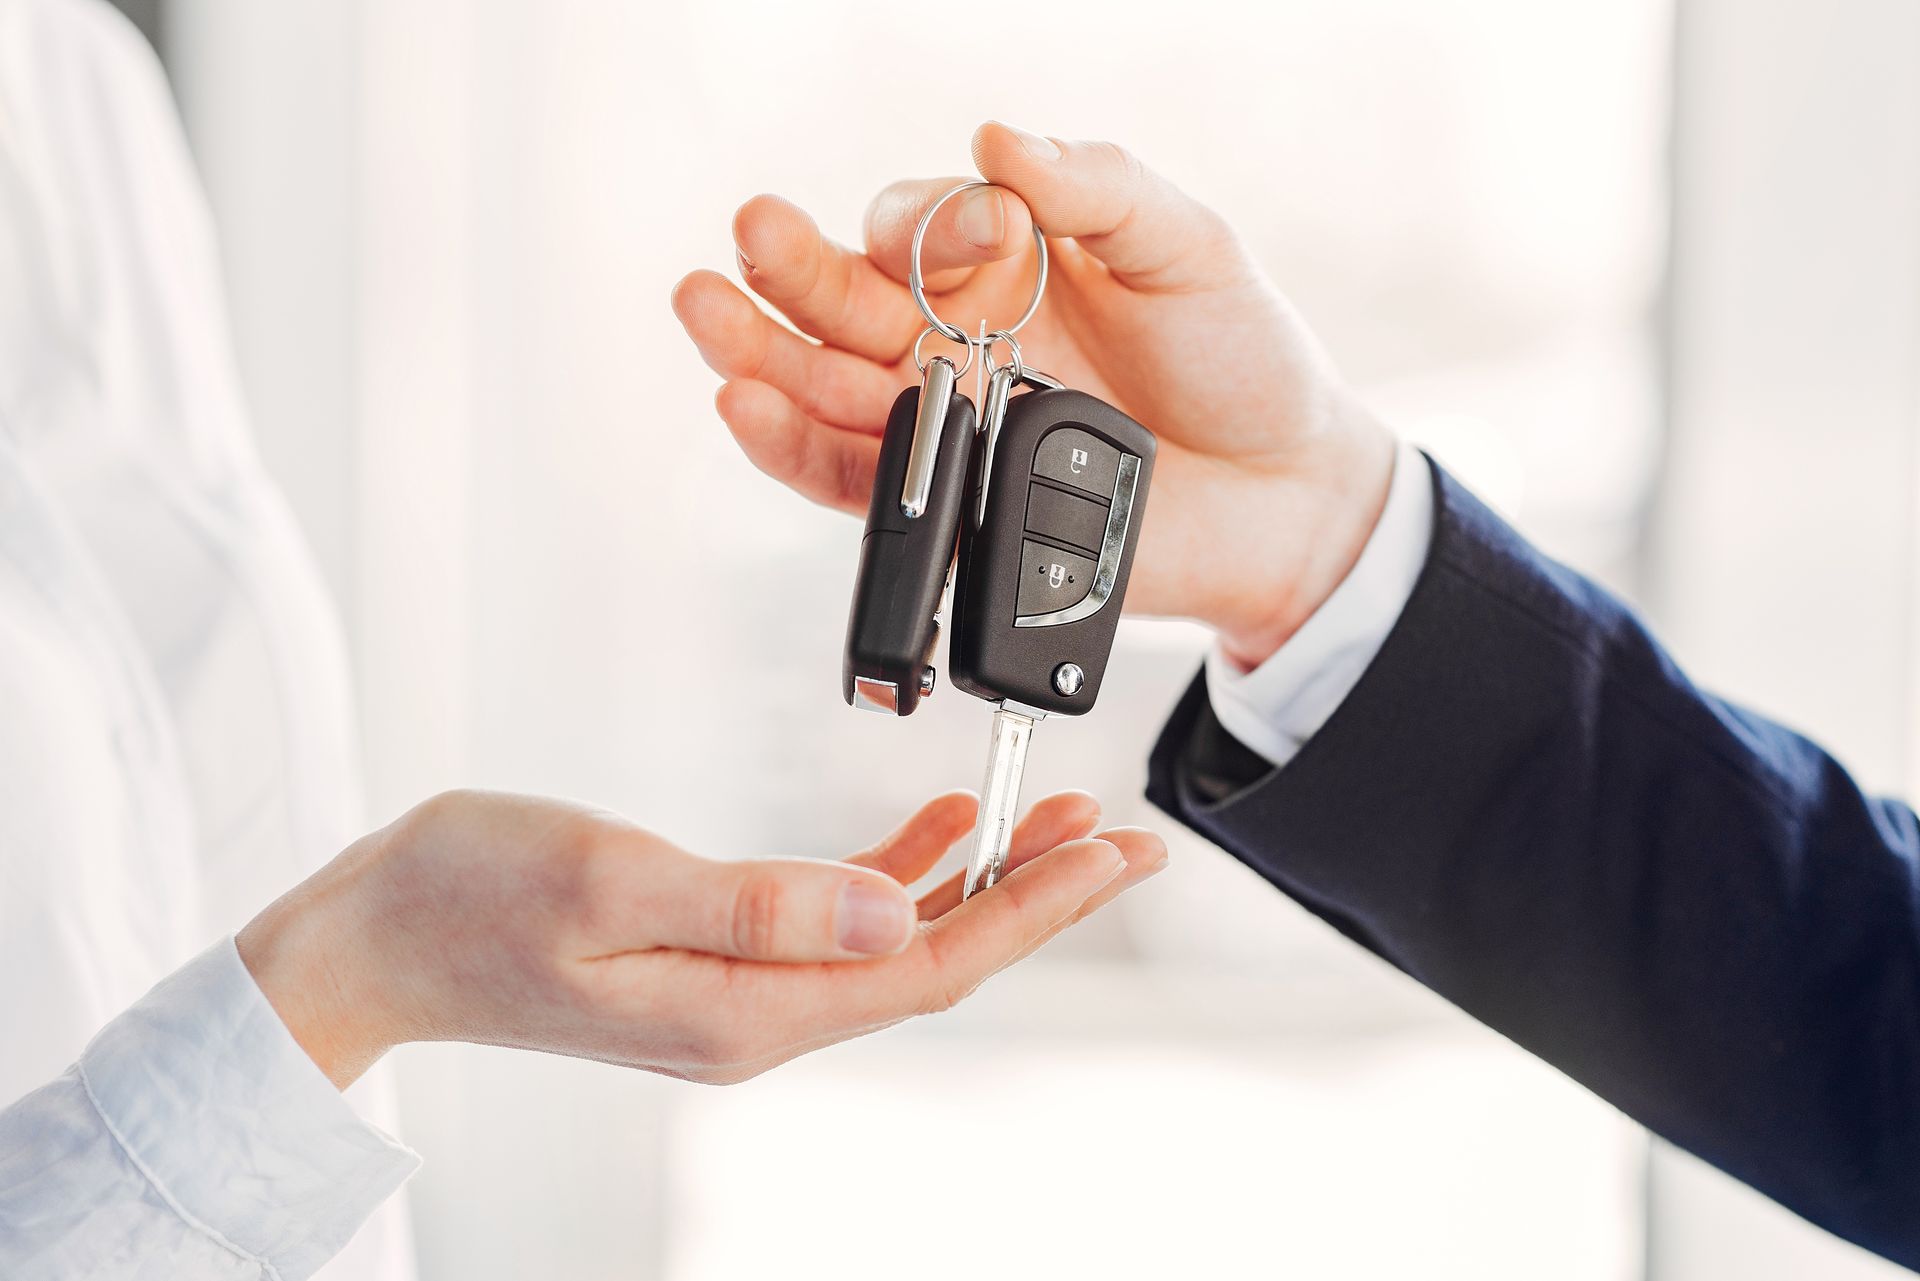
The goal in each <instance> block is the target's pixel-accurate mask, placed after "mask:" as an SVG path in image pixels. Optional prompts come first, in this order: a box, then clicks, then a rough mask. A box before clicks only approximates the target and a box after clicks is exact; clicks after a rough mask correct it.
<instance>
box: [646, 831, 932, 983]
mask: <svg viewBox="0 0 1920 1281" xmlns="http://www.w3.org/2000/svg"><path fill="white" fill-rule="evenodd" d="M663 864H664V865H663V866H660V867H659V868H658V869H657V872H658V876H657V879H651V883H650V884H649V885H648V887H647V908H648V915H649V916H651V917H652V918H653V919H652V921H651V922H650V924H651V926H652V928H651V929H650V930H649V931H648V933H649V934H650V935H651V938H652V941H653V942H654V943H655V945H657V946H660V947H678V948H685V949H687V950H688V951H693V952H710V953H713V954H715V955H718V956H735V957H739V958H741V959H742V960H748V961H844V960H854V959H858V958H861V957H872V956H891V955H893V954H894V953H896V952H899V951H901V950H902V949H903V948H905V947H906V946H907V944H908V943H910V942H911V941H912V940H913V937H914V934H915V922H916V921H917V920H918V913H917V912H916V910H915V908H914V905H913V900H912V899H911V898H909V897H908V896H907V892H906V890H905V889H904V888H903V887H902V886H901V885H900V884H899V882H897V881H895V880H894V879H893V878H892V877H889V876H885V875H883V874H881V873H879V872H875V871H870V870H868V869H867V868H863V867H854V866H851V865H849V864H846V863H831V862H817V861H814V860H812V859H797V858H782V859H746V860H741V861H738V862H721V861H717V860H714V859H705V858H700V857H698V856H696V855H692V854H682V855H681V856H680V857H679V858H677V859H669V860H663Z"/></svg>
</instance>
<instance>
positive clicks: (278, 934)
mask: <svg viewBox="0 0 1920 1281" xmlns="http://www.w3.org/2000/svg"><path fill="white" fill-rule="evenodd" d="M975 808H976V807H975V803H974V799H973V797H971V796H969V795H967V794H966V793H951V794H948V795H946V796H941V797H938V798H936V799H934V800H933V801H930V802H929V803H928V804H926V805H924V806H922V807H921V808H920V810H919V812H918V813H916V814H914V815H913V817H912V818H910V819H909V820H908V821H907V822H906V823H905V824H904V825H902V826H901V827H900V828H899V829H897V830H896V831H895V832H894V833H893V834H892V835H891V836H888V837H887V838H886V839H885V840H883V841H881V842H880V843H879V844H877V845H875V846H873V847H872V848H870V849H868V850H866V851H864V852H863V853H860V854H857V855H855V856H854V857H853V858H851V859H849V860H848V863H849V864H851V865H852V866H847V865H844V864H837V863H831V862H822V861H817V860H802V859H767V860H744V861H731V862H721V861H715V860H711V859H703V858H699V857H697V856H696V855H693V854H690V853H687V852H686V851H684V850H680V849H676V848H675V847H674V846H673V845H671V844H670V843H668V842H667V841H664V840H662V839H661V838H659V837H658V836H655V835H653V834H652V833H649V832H646V831H643V830H642V829H640V828H638V827H635V826H634V825H632V824H631V823H628V822H626V821H625V820H624V819H621V818H619V817H618V816H617V815H613V814H609V813H606V812H605V811H600V810H590V809H587V808H585V807H582V806H579V805H573V804H568V803H566V802H561V801H549V800H543V799H541V798H538V797H527V796H507V795H502V794H498V793H485V792H450V793H447V794H446V795H443V796H438V797H435V798H434V799H432V800H430V801H428V802H426V803H425V804H423V805H420V806H417V807H415V808H414V809H413V810H412V811H411V812H409V813H408V814H406V815H404V816H402V817H401V818H400V819H399V820H397V821H396V822H394V823H393V824H391V825H390V826H388V827H387V828H385V829H383V830H382V831H379V832H375V833H374V834H372V835H371V836H368V837H366V838H365V839H364V840H361V841H359V842H357V843H356V844H355V845H354V846H353V847H352V848H350V849H348V850H347V851H346V852H345V853H343V854H342V855H340V857H338V858H336V859H335V860H334V861H333V862H331V863H329V864H328V865H327V866H326V867H325V868H322V869H321V870H320V871H319V872H318V873H316V874H315V875H314V876H312V877H310V878H309V879H308V880H307V881H306V882H304V883H303V884H302V885H300V886H299V887H297V888H296V889H294V890H293V891H292V892H291V893H289V894H287V895H285V896H284V897H283V898H281V899H280V900H279V901H277V902H275V903H274V904H273V905H272V906H270V907H268V908H267V910H266V911H264V912H262V913H261V914H260V915H259V916H258V917H256V918H254V920H253V921H252V923H251V924H249V925H248V926H247V927H246V928H245V929H244V930H242V931H241V932H240V935H239V937H238V940H237V941H238V945H239V948H240V955H241V958H242V959H243V960H244V961H245V962H246V964H247V966H248V968H249V970H251V972H252V973H253V976H254V978H255V980H256V981H257V982H258V983H259V985H260V989H261V991H262V992H264V993H265V994H266V996H267V999H268V1000H269V1001H270V1002H271V1003H272V1004H273V1007H274V1009H275V1011H276V1012H278V1013H279V1015H280V1017H281V1019H282V1020H283V1021H284V1022H285V1023H286V1025H287V1028H288V1030H289V1031H291V1032H292V1033H293V1036H294V1038H295V1039H296V1040H297V1041H298V1042H299V1043H300V1045H301V1047H302V1048H303V1049H305V1050H306V1051H307V1053H308V1054H309V1055H310V1056H311V1057H312V1059H313V1060H314V1062H315V1063H317V1064H318V1065H319V1066H320V1068H321V1070H322V1071H324V1072H326V1074H327V1075H328V1077H329V1078H331V1079H332V1080H333V1081H334V1082H335V1083H336V1084H338V1085H342V1086H344V1085H346V1084H347V1083H348V1082H350V1081H352V1080H353V1079H354V1078H356V1077H358V1076H359V1075H360V1074H361V1073H362V1072H364V1071H365V1070H366V1069H367V1068H368V1066H370V1065H371V1064H372V1063H373V1062H374V1060H376V1059H378V1058H379V1057H380V1056H381V1055H382V1054H384V1053H385V1052H386V1050H388V1049H389V1048H391V1047H392V1046H394V1045H397V1044H400V1043H401V1042H404V1041H420V1040H465V1041H473V1042H476V1043H480V1044H486V1045H505V1046H516V1047H521V1048H525V1049H533V1050H545V1051H547V1052H549V1053H554V1054H568V1055H573V1056H576V1057H580V1058H591V1059H598V1060H600V1061H602V1062H607V1063H617V1064H621V1065H624V1066H628V1067H637V1068H644V1069H646V1070H648V1071H653V1072H659V1073H663V1074H665V1075H668V1076H677V1077H683V1078H686V1079H689V1080H697V1081H707V1082H728V1081H739V1080H744V1079H745V1078H747V1077H750V1076H754V1075H757V1074H758V1073H760V1072H763V1071H765V1070H767V1069H768V1068H770V1067H773V1066H774V1065H776V1064H778V1063H781V1062H784V1061H785V1060H787V1059H790V1058H793V1057H795V1056H797V1055H800V1054H804V1053H806V1052H807V1051H809V1050H813V1049H818V1048H820V1047H822V1046H825V1045H830V1044H832V1043H834V1042H836V1041H842V1040H846V1039H847V1038H849V1037H852V1036H858V1035H860V1034H862V1033H864V1032H869V1031H873V1030H875V1029H877V1028H880V1027H884V1026H886V1025H888V1024H891V1023H897V1022H899V1021H900V1020H902V1019H905V1018H909V1017H911V1016H913V1015H916V1014H924V1013H927V1012H929V1011H932V1010H938V1009H945V1008H947V1007H948V1006H951V1005H952V1004H953V1003H954V1002H956V1001H958V1000H959V999H960V998H962V997H963V996H965V995H967V993H969V992H970V991H972V990H973V989H974V988H975V987H976V986H978V985H979V984H980V983H982V982H983V981H985V980H986V979H987V978H989V977H990V976H992V975H993V974H994V973H995V972H997V971H998V970H1000V969H1001V968H1002V967H1004V966H1006V965H1008V964H1010V963H1012V962H1013V961H1016V960H1018V959H1020V958H1021V957H1023V956H1025V955H1026V954H1027V953H1029V952H1031V951H1033V950H1034V949H1035V948H1037V947H1039V946H1040V945H1041V944H1042V943H1044V942H1046V941H1047V940H1048V939H1049V938H1051V937H1052V936H1053V935H1054V934H1056V933H1058V932H1059V931H1060V930H1062V929H1065V928H1066V927H1067V926H1069V925H1071V924H1073V923H1074V922H1075V921H1078V920H1080V919H1081V918H1082V917H1084V916H1086V915H1087V914H1088V913H1090V912H1093V911H1095V910H1097V909H1098V908H1099V907H1100V906H1101V905H1102V904H1104V903H1106V902H1107V901H1108V900H1110V899H1112V898H1113V897H1114V896H1115V895H1117V894H1119V893H1120V892H1121V891H1122V890H1124V889H1125V888H1127V887H1128V886H1129V885H1133V884H1135V883H1137V882H1139V881H1141V880H1143V879H1145V878H1146V877H1147V876H1150V875H1152V873H1153V872H1155V871H1157V870H1158V869H1159V867H1160V866H1161V865H1162V864H1163V863H1164V862H1165V859H1166V847H1165V846H1164V845H1163V844H1161V842H1160V840H1159V838H1158V837H1155V836H1153V835H1152V834H1150V833H1148V832H1145V831H1142V830H1140V829H1138V828H1119V829H1113V830H1110V831H1106V832H1102V833H1101V834H1100V836H1099V837H1097V838H1094V839H1087V838H1088V837H1089V834H1090V833H1092V832H1093V830H1094V828H1095V827H1096V826H1097V824H1098V822H1099V817H1100V811H1099V806H1098V804H1097V803H1096V802H1095V801H1094V799H1093V798H1092V797H1091V796H1088V795H1086V794H1085V793H1082V792H1065V793H1061V794H1059V795H1057V796H1051V797H1048V798H1047V799H1046V800H1043V801H1041V802H1039V803H1038V804H1036V805H1035V806H1034V807H1033V808H1032V809H1031V810H1029V811H1028V813H1027V816H1026V818H1025V820H1024V821H1023V822H1022V824H1021V826H1020V829H1019V831H1018V832H1017V833H1016V836H1015V842H1014V844H1015V851H1014V860H1015V862H1016V863H1018V862H1026V863H1028V864H1029V866H1027V867H1026V868H1025V869H1024V870H1023V871H1022V872H1021V873H1020V874H1019V875H1016V876H1012V877H1010V878H1009V879H1008V881H1007V885H1006V888H1007V889H1008V890H1010V891H1011V892H1010V893H1007V894H995V895H992V896H989V897H988V898H986V899H981V900H978V901H975V902H968V903H961V901H960V899H961V893H960V891H961V885H960V879H959V878H958V877H957V876H956V877H954V878H952V879H950V880H948V881H947V882H946V883H944V884H942V885H940V886H938V887H937V888H935V889H934V890H932V891H930V892H929V893H927V894H926V895H924V896H923V897H921V898H920V900H919V901H918V903H917V904H916V903H915V902H914V901H913V900H912V899H910V898H909V896H908V894H907V892H906V890H905V888H904V887H905V886H906V885H908V884H911V883H912V882H914V881H916V880H918V879H919V878H920V877H922V876H924V875H925V874H926V873H927V871H928V870H929V869H931V868H932V867H933V865H934V864H935V863H936V862H937V861H938V860H939V858H940V856H941V855H942V854H944V853H945V852H946V850H947V849H948V848H949V847H950V846H951V845H953V844H954V842H956V841H958V840H959V839H960V838H961V837H962V836H964V835H965V834H966V832H967V830H968V829H969V828H970V827H971V826H972V825H973V821H974V811H975ZM916 917H917V918H918V919H917V922H916Z"/></svg>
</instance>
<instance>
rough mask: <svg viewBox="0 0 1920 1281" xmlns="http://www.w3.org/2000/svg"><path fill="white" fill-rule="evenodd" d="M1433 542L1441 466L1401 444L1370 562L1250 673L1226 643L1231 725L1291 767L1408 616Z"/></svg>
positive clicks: (1213, 696)
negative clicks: (1433, 465) (1235, 659)
mask: <svg viewBox="0 0 1920 1281" xmlns="http://www.w3.org/2000/svg"><path fill="white" fill-rule="evenodd" d="M1432 539H1433V472H1432V469H1431V466H1430V465H1429V464H1428V462H1427V460H1426V456H1425V455H1423V454H1422V453H1421V452H1420V451H1419V450H1417V449H1415V448H1414V447H1413V446H1412V445H1409V444H1407V443H1405V442H1404V441H1403V442H1401V445H1400V449H1399V452H1398V454H1397V455H1396V456H1395V458H1394V464H1393V481H1392V484H1391V486H1390V488H1389V489H1388V491H1387V504H1386V506H1385V507H1384V508H1383V509H1382V510H1381V512H1380V520H1379V522H1378V523H1377V524H1376V525H1375V526H1374V529H1373V534H1372V535H1371V536H1370V537H1369V538H1368V539H1367V545H1366V547H1365V548H1363V549H1362V550H1361V552H1360V559H1359V560H1358V561H1356V562H1355V563H1354V566H1353V568H1352V569H1351V570H1349V571H1348V573H1347V576H1346V578H1344V579H1342V580H1341V583H1340V585H1339V586H1338V587H1336V588H1335V589H1334V591H1333V594H1332V595H1331V596H1329V597H1327V599H1326V600H1325V601H1324V602H1322V604H1321V606H1320V608H1319V609H1317V610H1315V611H1314V613H1313V616H1312V617H1310V618H1309V619H1307V621H1306V622H1305V623H1303V624H1302V625H1301V627H1300V630H1299V631H1297V632H1295V633H1294V634H1293V636H1292V638H1291V639H1289V640H1288V641H1287V643H1286V644H1284V645H1282V646H1281V647H1280V648H1279V649H1277V650H1275V651H1274V653H1273V656H1272V657H1271V658H1269V659H1267V660H1266V661H1265V662H1264V663H1262V664H1260V666H1258V667H1256V668H1254V669H1253V670H1252V671H1250V672H1241V671H1240V670H1239V669H1238V668H1237V667H1236V666H1235V665H1234V664H1233V662H1232V661H1231V660H1230V659H1228V658H1227V656H1226V655H1225V654H1224V653H1223V652H1221V649H1220V647H1219V646H1218V645H1215V646H1214V647H1213V649H1212V650H1211V651H1210V652H1209V653H1208V654H1207V696H1208V698H1209V699H1210V700H1211V701H1212V704H1213V714H1214V716H1215V717H1216V718H1217V719H1218V720H1219V722H1220V724H1221V727H1222V728H1224V729H1225V730H1226V731H1227V732H1228V733H1229V734H1231V735H1233V736H1234V737H1235V738H1237V739H1239V740H1240V741H1241V742H1242V743H1244V744H1246V745H1247V746H1248V747H1249V748H1251V749H1253V750H1254V751H1255V752H1258V753H1259V754H1260V755H1261V756H1264V757H1265V758H1266V759H1267V760H1269V761H1271V762H1273V764H1274V765H1276V766H1284V765H1285V764H1286V763H1287V762H1288V761H1291V760H1292V759H1293V758H1294V755H1295V754H1296V753H1297V752H1299V750H1300V748H1301V746H1302V745H1303V744H1304V743H1305V742H1306V741H1307V740H1308V739H1310V738H1312V737H1313V736H1314V735H1315V734H1316V733H1318V732H1319V730H1320V727H1321V726H1322V725H1324V724H1326V723H1327V718H1328V717H1330V716H1332V715H1333V713H1334V710H1335V709H1336V708H1338V707H1339V706H1340V704H1341V703H1342V702H1344V701H1345V700H1346V697H1347V695H1348V694H1349V693H1351V692H1352V691H1353V687H1354V686H1355V685H1357V684H1359V682H1360V677H1361V675H1362V674H1363V673H1364V672H1365V671H1366V670H1367V667H1368V666H1369V665H1370V664H1371V663H1372V662H1373V659H1374V655H1376V654H1378V653H1379V652H1380V646H1381V645H1383V644H1385V643H1386V639H1387V633H1389V632H1391V631H1392V630H1393V625H1394V623H1396V622H1397V621H1399V618H1400V613H1401V611H1402V610H1404V609H1405V608H1406V605H1407V598H1408V597H1410V596H1411V595H1413V585H1414V582H1415V581H1416V580H1417V579H1418V578H1419V577H1420V570H1421V567H1422V566H1424V565H1425V564H1426V562H1427V548H1428V545H1429V544H1430V543H1431V542H1432Z"/></svg>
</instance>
